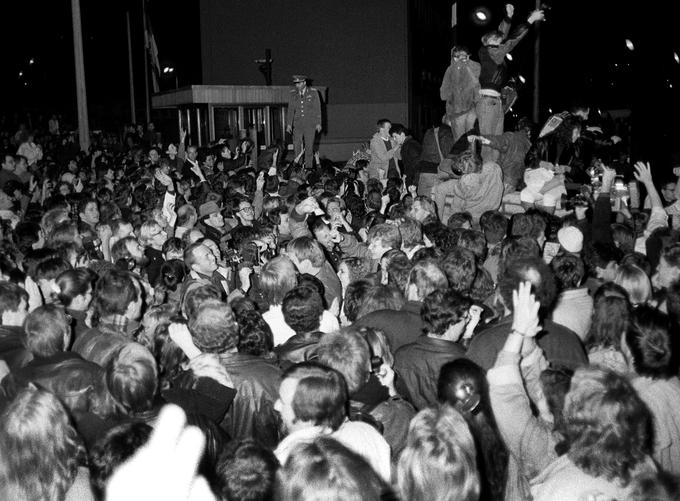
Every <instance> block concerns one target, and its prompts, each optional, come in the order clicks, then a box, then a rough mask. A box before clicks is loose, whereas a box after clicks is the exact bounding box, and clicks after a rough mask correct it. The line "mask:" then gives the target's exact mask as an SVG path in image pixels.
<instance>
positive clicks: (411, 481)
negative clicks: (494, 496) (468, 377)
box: [397, 405, 480, 501]
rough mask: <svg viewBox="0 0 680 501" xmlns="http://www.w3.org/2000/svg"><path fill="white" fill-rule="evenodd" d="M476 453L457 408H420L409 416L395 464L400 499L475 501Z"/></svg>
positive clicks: (477, 477)
mask: <svg viewBox="0 0 680 501" xmlns="http://www.w3.org/2000/svg"><path fill="white" fill-rule="evenodd" d="M476 457H477V454H476V450H475V444H474V440H473V438H472V434H471V433H470V429H469V428H468V425H467V423H466V422H465V419H463V417H462V416H461V415H460V413H458V411H456V410H455V409H454V408H453V407H451V406H448V405H442V406H439V407H434V408H429V409H425V410H422V411H420V412H419V413H418V414H417V415H416V417H414V418H413V419H412V420H411V424H410V426H409V430H408V438H407V441H406V448H405V449H404V451H403V452H402V453H401V457H400V458H399V463H398V465H397V478H398V484H399V490H400V492H401V497H402V499H408V500H410V501H476V500H477V499H478V498H479V490H480V481H479V473H478V472H477V463H476Z"/></svg>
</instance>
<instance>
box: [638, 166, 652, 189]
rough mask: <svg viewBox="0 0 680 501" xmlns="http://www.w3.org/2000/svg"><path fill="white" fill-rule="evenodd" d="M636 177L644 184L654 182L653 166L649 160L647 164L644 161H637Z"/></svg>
mask: <svg viewBox="0 0 680 501" xmlns="http://www.w3.org/2000/svg"><path fill="white" fill-rule="evenodd" d="M635 179H637V180H638V181H640V182H641V183H643V184H648V183H652V184H653V181H652V166H651V165H649V162H647V163H646V164H645V163H644V162H636V163H635Z"/></svg>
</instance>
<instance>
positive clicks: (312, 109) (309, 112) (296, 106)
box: [286, 75, 321, 169]
mask: <svg viewBox="0 0 680 501" xmlns="http://www.w3.org/2000/svg"><path fill="white" fill-rule="evenodd" d="M293 83H294V84H295V89H293V90H291V91H290V97H289V98H288V115H287V117H286V124H287V126H286V130H287V131H288V132H292V133H293V145H294V146H295V156H298V155H299V154H300V152H301V151H302V140H303V138H304V148H305V167H307V168H308V169H309V168H312V167H313V166H314V160H313V159H314V138H315V137H316V133H317V132H321V101H320V99H319V92H318V91H317V90H316V89H314V88H313V87H307V77H306V76H305V75H293Z"/></svg>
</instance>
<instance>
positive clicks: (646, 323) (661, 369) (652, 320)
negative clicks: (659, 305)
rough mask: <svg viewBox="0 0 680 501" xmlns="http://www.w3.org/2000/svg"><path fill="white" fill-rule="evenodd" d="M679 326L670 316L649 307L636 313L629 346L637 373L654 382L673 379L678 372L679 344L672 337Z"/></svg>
mask: <svg viewBox="0 0 680 501" xmlns="http://www.w3.org/2000/svg"><path fill="white" fill-rule="evenodd" d="M673 329H675V330H677V326H676V325H675V324H674V323H673V322H672V321H671V319H670V317H669V316H668V315H666V314H664V313H661V312H660V311H658V310H656V309H654V308H651V307H649V306H645V305H642V306H639V307H638V308H636V309H635V310H634V311H633V314H632V316H631V319H630V324H629V326H628V330H627V331H626V345H627V346H628V349H629V350H630V353H631V355H632V358H633V366H634V367H635V372H637V373H638V374H639V375H640V376H645V377H650V378H652V379H659V378H661V379H669V378H671V377H673V376H675V375H677V373H678V343H677V341H676V340H675V336H673V335H672V332H674V330H673Z"/></svg>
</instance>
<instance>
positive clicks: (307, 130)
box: [304, 125, 316, 169]
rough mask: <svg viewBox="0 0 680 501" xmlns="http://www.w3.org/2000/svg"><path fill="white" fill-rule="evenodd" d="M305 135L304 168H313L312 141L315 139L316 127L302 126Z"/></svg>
mask: <svg viewBox="0 0 680 501" xmlns="http://www.w3.org/2000/svg"><path fill="white" fill-rule="evenodd" d="M304 135H305V167H307V168H308V169H311V168H312V167H314V140H315V139H316V127H315V126H313V125H305V126H304Z"/></svg>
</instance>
